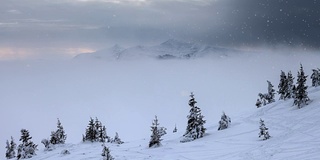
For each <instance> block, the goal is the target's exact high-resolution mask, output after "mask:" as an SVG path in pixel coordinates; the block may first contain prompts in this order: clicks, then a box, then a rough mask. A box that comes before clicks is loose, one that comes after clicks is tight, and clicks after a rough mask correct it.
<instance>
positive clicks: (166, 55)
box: [75, 39, 239, 60]
mask: <svg viewBox="0 0 320 160" xmlns="http://www.w3.org/2000/svg"><path fill="white" fill-rule="evenodd" d="M237 52H239V51H237V50H233V49H227V48H222V47H213V46H209V45H201V44H197V43H192V42H184V41H179V40H175V39H169V40H167V41H165V42H163V43H161V44H159V45H155V46H141V45H138V46H134V47H130V48H126V49H125V48H122V47H119V46H118V45H115V46H113V47H112V48H108V49H102V50H99V51H97V52H94V53H89V54H88V53H84V54H79V55H77V56H76V57H75V59H88V58H89V59H109V60H114V59H117V60H118V59H139V58H145V57H147V58H153V59H174V58H175V59H189V58H198V57H205V56H216V57H226V56H228V54H231V53H237Z"/></svg>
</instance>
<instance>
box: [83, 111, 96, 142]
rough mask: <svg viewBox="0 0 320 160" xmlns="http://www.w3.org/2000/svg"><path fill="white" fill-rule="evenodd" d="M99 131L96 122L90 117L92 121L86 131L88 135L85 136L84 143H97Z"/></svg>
mask: <svg viewBox="0 0 320 160" xmlns="http://www.w3.org/2000/svg"><path fill="white" fill-rule="evenodd" d="M96 136H97V130H96V127H95V122H94V120H93V119H92V118H91V117H90V121H89V124H88V127H87V129H86V133H85V136H84V141H91V142H95V141H96V140H97V137H96Z"/></svg>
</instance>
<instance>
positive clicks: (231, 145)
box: [32, 88, 320, 160]
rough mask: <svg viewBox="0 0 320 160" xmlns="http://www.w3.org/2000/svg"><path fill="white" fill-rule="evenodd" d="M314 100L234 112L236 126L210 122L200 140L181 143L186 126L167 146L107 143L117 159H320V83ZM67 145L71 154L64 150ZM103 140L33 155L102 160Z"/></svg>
mask: <svg viewBox="0 0 320 160" xmlns="http://www.w3.org/2000/svg"><path fill="white" fill-rule="evenodd" d="M309 93H310V94H309V96H310V98H311V99H312V100H313V102H312V103H311V104H309V105H307V106H305V107H304V108H302V109H297V107H293V106H292V103H293V101H292V99H291V100H287V101H283V100H281V101H277V102H274V103H271V104H269V105H266V106H264V107H261V108H259V109H256V108H252V110H251V111H249V112H246V113H243V114H241V115H238V116H236V117H232V123H231V126H230V127H229V128H227V129H225V130H222V131H217V128H218V124H210V125H207V126H206V127H207V129H208V130H207V133H206V135H205V136H204V137H203V138H200V139H198V140H195V141H191V142H187V143H180V142H179V140H180V139H181V136H182V135H183V133H184V130H183V128H181V129H180V130H178V132H176V133H172V132H171V131H168V134H166V135H165V136H163V141H162V146H160V147H158V148H148V142H149V137H146V138H145V139H140V140H135V141H129V142H125V143H124V144H121V145H117V144H111V143H106V145H107V146H108V147H109V148H110V151H111V155H112V156H113V157H114V158H115V159H117V160H126V159H130V160H139V159H157V160H167V159H201V160H212V159H232V160H237V159H239V160H240V159H241V160H248V159H274V160H282V159H290V160H301V159H319V158H320V155H319V151H320V147H319V143H318V142H319V141H320V136H318V134H319V131H320V124H319V122H320V118H319V116H318V113H319V112H320V106H319V104H320V97H319V95H320V88H311V89H310V90H309ZM260 118H262V119H263V120H264V121H265V124H266V127H268V128H269V133H270V135H271V138H270V139H268V140H261V138H259V137H258V133H259V120H260ZM64 150H68V151H69V152H70V154H66V155H64V154H62V152H63V151H64ZM101 153H102V146H101V143H79V144H65V145H60V146H58V147H56V148H55V149H54V150H53V151H43V150H40V151H38V152H37V154H38V155H37V156H34V157H33V158H32V160H41V159H47V160H56V159H60V160H67V159H87V160H89V159H92V160H95V159H101V158H102V156H101Z"/></svg>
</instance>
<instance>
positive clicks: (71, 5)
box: [0, 0, 320, 59]
mask: <svg viewBox="0 0 320 160" xmlns="http://www.w3.org/2000/svg"><path fill="white" fill-rule="evenodd" d="M319 8H320V0H304V1H302V0H259V1H257V0H241V1H239V0H24V1H21V0H1V5H0V59H17V58H18V59H19V58H20V59H23V58H27V57H38V58H57V57H73V56H75V55H76V54H79V53H86V52H94V51H96V50H99V49H102V48H106V47H110V46H113V45H115V44H119V45H122V46H134V45H154V44H159V43H161V42H163V41H166V40H167V39H172V38H173V39H180V40H184V41H191V42H196V43H204V44H208V45H213V46H225V47H231V48H246V47H249V48H254V47H260V46H268V47H277V46H285V47H289V48H290V47H292V48H296V47H299V48H306V49H313V50H314V49H316V50H318V49H319V48H320V43H319V42H320V13H319V12H320V9H319Z"/></svg>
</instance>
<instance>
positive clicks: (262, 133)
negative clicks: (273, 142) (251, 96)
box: [259, 119, 271, 140]
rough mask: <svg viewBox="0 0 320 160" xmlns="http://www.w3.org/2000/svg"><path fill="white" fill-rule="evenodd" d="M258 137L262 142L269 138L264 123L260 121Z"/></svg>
mask: <svg viewBox="0 0 320 160" xmlns="http://www.w3.org/2000/svg"><path fill="white" fill-rule="evenodd" d="M259 137H262V138H263V140H267V139H269V138H270V137H271V136H270V135H269V132H268V128H267V127H266V126H265V124H264V121H263V120H262V119H260V132H259Z"/></svg>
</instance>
